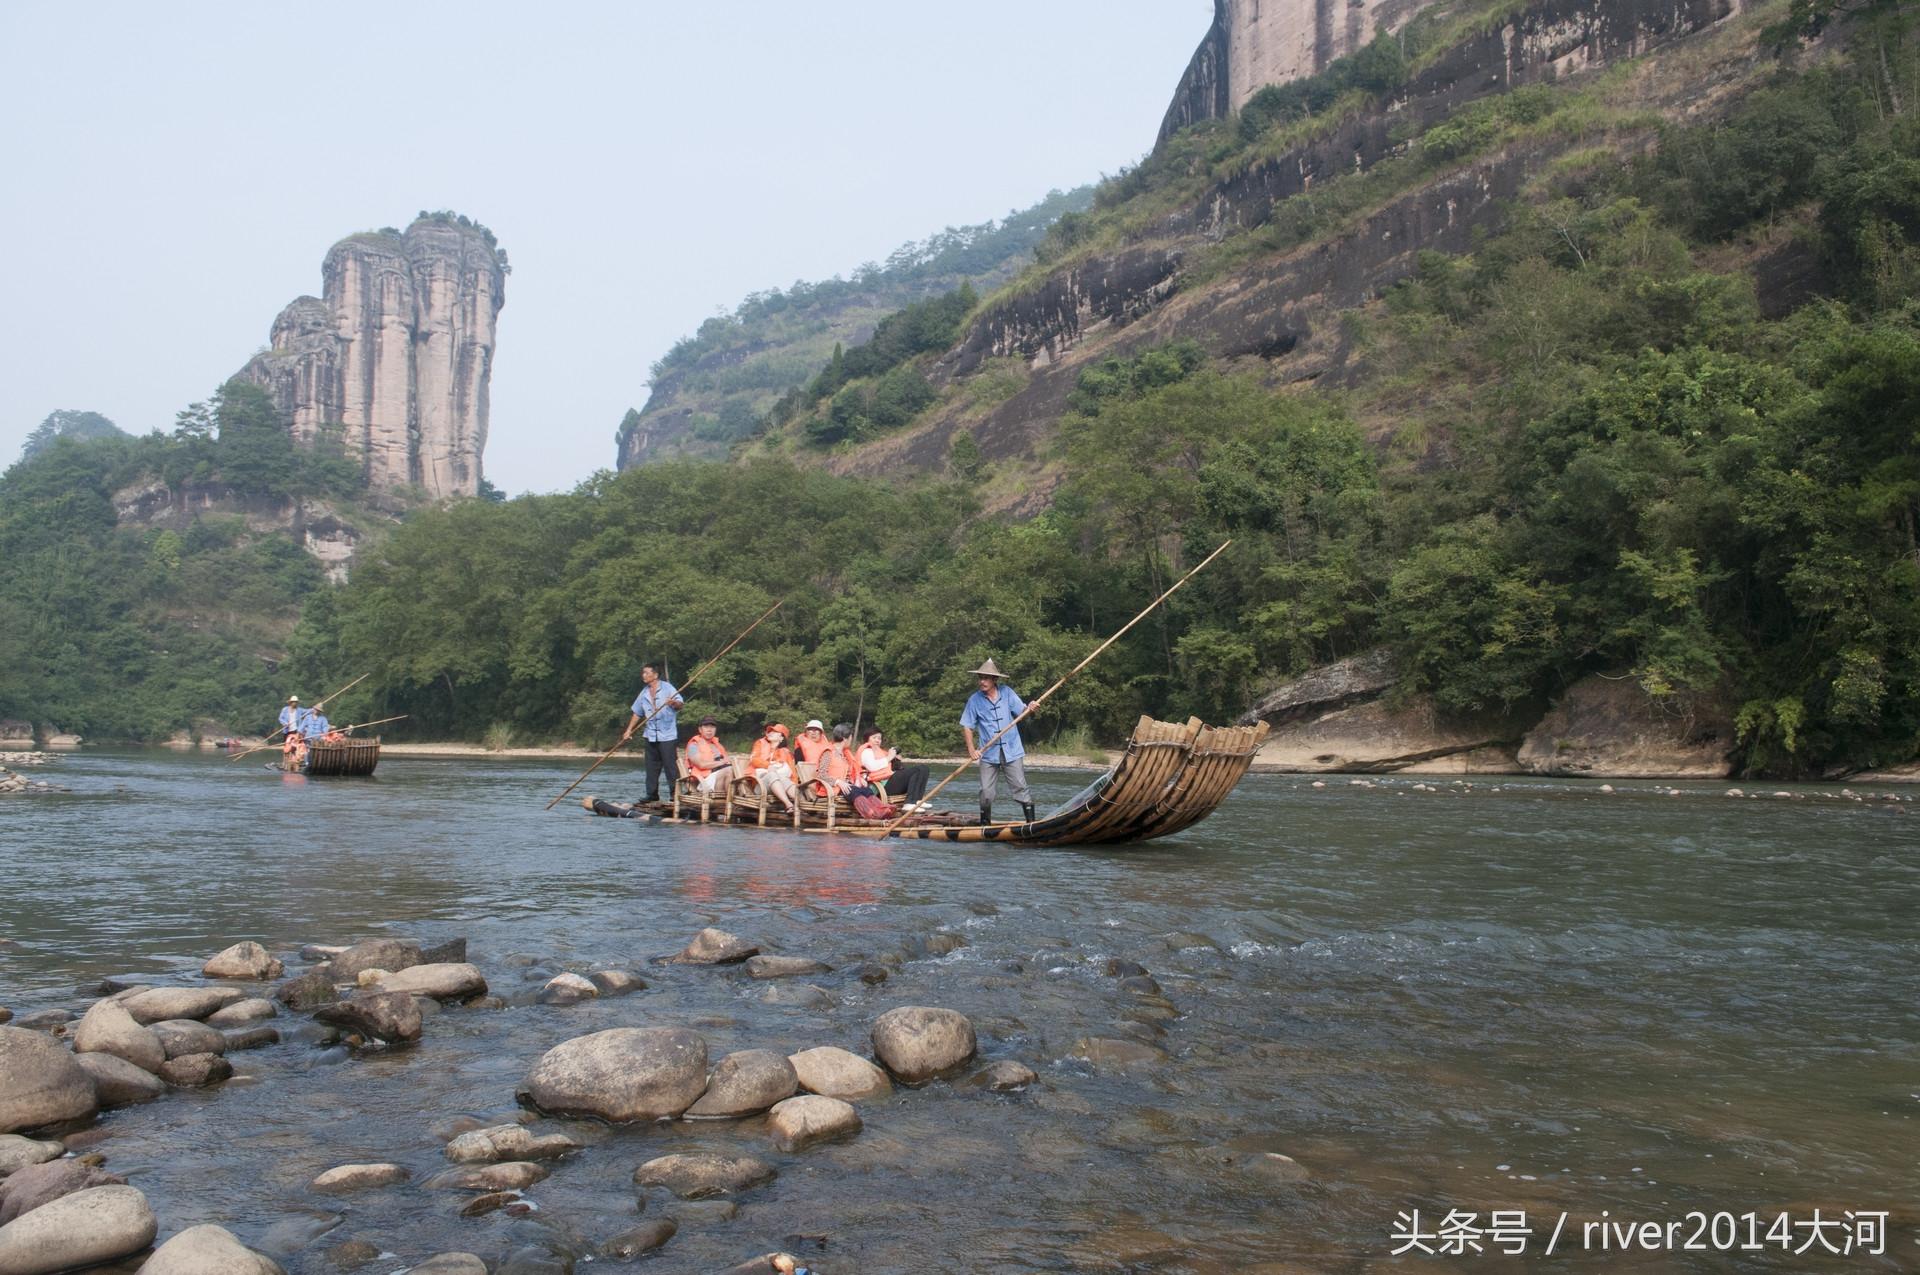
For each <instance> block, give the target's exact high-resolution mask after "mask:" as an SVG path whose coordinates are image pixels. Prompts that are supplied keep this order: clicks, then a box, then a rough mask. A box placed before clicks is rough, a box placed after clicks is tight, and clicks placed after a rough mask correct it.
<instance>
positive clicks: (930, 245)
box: [616, 186, 1093, 469]
mask: <svg viewBox="0 0 1920 1275" xmlns="http://www.w3.org/2000/svg"><path fill="white" fill-rule="evenodd" d="M1092 197H1093V188H1092V187H1090V186H1082V187H1079V188H1077V189H1075V190H1071V191H1064V192H1063V191H1058V190H1055V191H1050V192H1049V193H1048V194H1047V197H1046V198H1045V199H1042V200H1041V201H1040V202H1039V203H1037V204H1035V205H1033V206H1032V207H1031V208H1026V209H1020V210H1016V211H1014V212H1010V213H1008V214H1007V215H1006V217H1004V218H1002V219H1000V220H998V221H987V222H982V223H980V224H979V225H973V226H960V227H957V228H956V227H948V228H947V229H946V230H943V231H941V232H940V233H939V234H936V235H932V236H930V237H928V238H927V239H924V240H920V241H916V242H913V243H907V244H903V245H901V246H900V247H899V248H897V249H895V250H894V252H893V253H892V254H891V255H890V256H888V258H887V259H886V261H885V262H884V263H879V264H874V263H869V264H867V265H864V266H862V267H860V268H859V269H858V270H856V271H854V273H853V277H852V278H850V279H840V278H834V279H828V280H825V281H823V282H820V283H807V282H804V281H802V282H799V283H795V284H794V285H793V286H792V287H790V288H786V289H780V288H774V289H772V290H770V291H767V292H756V293H754V294H753V295H752V296H750V297H748V298H747V299H746V300H744V301H742V302H741V303H740V304H739V305H738V306H737V307H736V308H735V309H734V311H733V313H732V314H729V315H723V316H719V317H716V318H712V319H708V320H707V321H706V322H705V323H703V324H701V325H700V330H699V331H698V332H696V333H695V334H694V335H692V336H690V337H685V338H683V339H682V340H680V341H678V342H676V343H675V345H674V346H673V348H672V349H671V350H669V351H667V353H666V354H665V355H664V356H662V357H661V358H660V359H659V361H658V362H656V363H655V364H654V365H653V370H652V381H651V389H650V391H649V393H648V396H647V402H646V405H645V406H644V407H642V408H641V409H640V410H639V411H637V412H636V411H629V412H628V413H627V416H626V419H625V420H624V421H622V422H621V425H620V429H619V433H618V435H617V438H616V443H617V447H618V452H617V464H618V467H619V468H621V469H625V468H627V467H628V466H630V465H636V464H644V463H646V462H648V461H654V460H660V459H664V458H666V457H669V456H725V455H726V454H727V453H728V451H729V449H730V448H731V447H732V446H733V445H734V444H736V443H738V442H740V441H741V440H743V439H745V438H747V437H749V436H750V435H752V434H754V433H755V432H757V431H758V430H759V428H760V425H761V418H762V417H763V416H764V415H765V414H766V412H767V411H768V409H769V408H771V407H772V406H773V405H774V404H775V403H776V402H777V401H778V400H779V399H780V397H781V396H782V395H784V394H786V393H787V392H788V391H789V390H791V389H793V388H794V387H795V386H798V385H801V384H804V383H805V382H806V381H807V380H808V379H809V378H811V377H812V376H813V375H814V374H815V373H817V372H819V371H820V369H821V368H823V367H825V366H826V365H827V362H828V360H829V359H830V358H831V357H832V354H833V349H834V347H835V346H837V345H838V346H850V345H858V344H860V343H862V342H864V341H866V340H867V339H868V338H869V337H871V336H872V334H873V330H874V328H875V327H876V326H877V325H878V324H879V322H880V320H881V319H883V318H885V317H886V316H887V315H888V314H891V313H893V312H894V311H896V310H899V309H901V308H903V307H905V306H907V305H910V304H912V303H913V302H915V301H920V300H924V299H926V298H928V297H932V296H938V295H941V294H943V293H946V292H949V291H952V290H953V289H955V288H957V287H959V286H961V285H962V284H969V285H972V286H973V287H976V288H985V289H992V288H996V287H998V286H999V285H1000V284H1002V283H1004V282H1006V280H1007V279H1009V278H1011V277H1012V276H1013V274H1014V273H1015V272H1016V271H1017V270H1019V269H1020V267H1021V266H1023V265H1025V264H1026V260H1027V258H1028V256H1029V255H1030V254H1031V253H1032V251H1033V246H1034V245H1035V244H1036V243H1038V242H1039V241H1040V240H1041V238H1042V237H1044V236H1045V234H1046V232H1047V228H1048V227H1049V226H1051V225H1052V224H1053V223H1054V222H1055V221H1056V220H1057V219H1058V218H1060V217H1061V216H1063V215H1066V214H1069V213H1074V212H1078V211H1081V210H1084V209H1085V208H1086V207H1087V206H1088V204H1089V203H1091V201H1092Z"/></svg>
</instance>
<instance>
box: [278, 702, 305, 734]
mask: <svg viewBox="0 0 1920 1275" xmlns="http://www.w3.org/2000/svg"><path fill="white" fill-rule="evenodd" d="M306 716H307V710H306V709H304V708H295V707H294V706H293V705H291V704H289V705H287V706H286V707H285V708H283V709H281V710H280V728H281V729H282V730H299V729H300V723H301V722H302V721H303V720H304V719H305V718H306Z"/></svg>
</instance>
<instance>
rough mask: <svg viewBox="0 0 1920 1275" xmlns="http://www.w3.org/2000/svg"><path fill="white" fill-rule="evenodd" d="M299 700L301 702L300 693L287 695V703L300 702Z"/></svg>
mask: <svg viewBox="0 0 1920 1275" xmlns="http://www.w3.org/2000/svg"><path fill="white" fill-rule="evenodd" d="M299 702H300V697H299V696H298V695H289V696H287V703H289V704H298V703H299Z"/></svg>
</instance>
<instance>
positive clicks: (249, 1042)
mask: <svg viewBox="0 0 1920 1275" xmlns="http://www.w3.org/2000/svg"><path fill="white" fill-rule="evenodd" d="M226 1037H227V1052H228V1053H232V1052H233V1051H235V1050H236V1049H258V1048H260V1047H261V1046H262V1045H277V1044H279V1043H280V1033H279V1031H278V1030H277V1029H275V1028H272V1027H249V1028H247V1029H246V1030H245V1031H237V1032H228V1033H226Z"/></svg>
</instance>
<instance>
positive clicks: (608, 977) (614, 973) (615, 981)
mask: <svg viewBox="0 0 1920 1275" xmlns="http://www.w3.org/2000/svg"><path fill="white" fill-rule="evenodd" d="M587 978H588V980H589V981H590V982H592V984H593V985H594V986H595V987H597V988H599V989H600V994H601V995H602V996H625V995H626V994H627V993H628V992H638V991H641V990H643V989H644V988H645V987H646V985H647V980H646V979H644V978H641V977H640V976H639V975H638V974H635V973H632V972H631V971H628V970H595V971H594V972H593V973H591V974H589V975H587Z"/></svg>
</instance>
